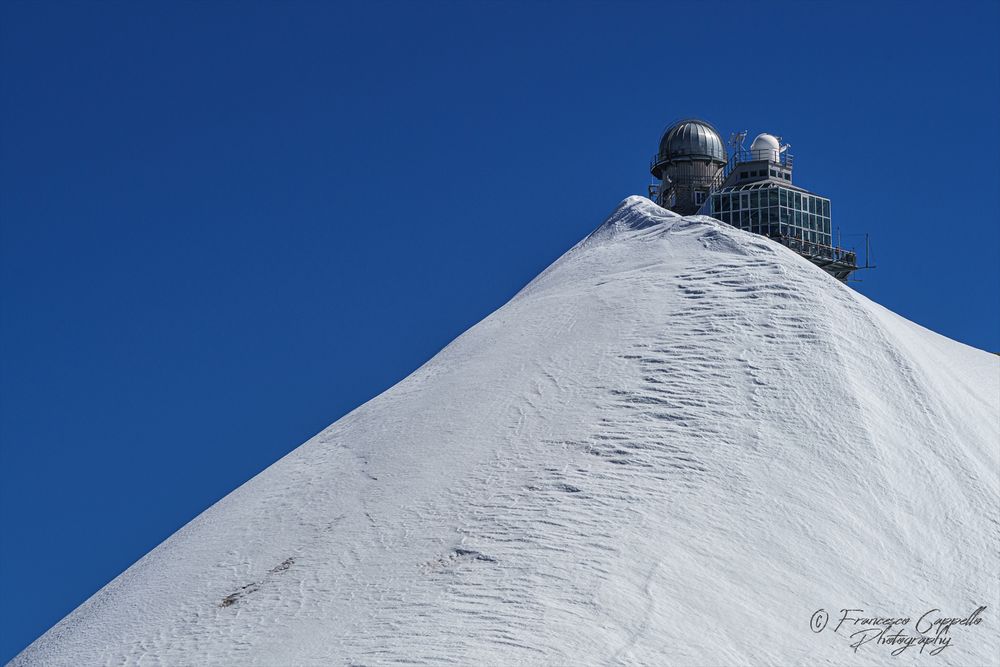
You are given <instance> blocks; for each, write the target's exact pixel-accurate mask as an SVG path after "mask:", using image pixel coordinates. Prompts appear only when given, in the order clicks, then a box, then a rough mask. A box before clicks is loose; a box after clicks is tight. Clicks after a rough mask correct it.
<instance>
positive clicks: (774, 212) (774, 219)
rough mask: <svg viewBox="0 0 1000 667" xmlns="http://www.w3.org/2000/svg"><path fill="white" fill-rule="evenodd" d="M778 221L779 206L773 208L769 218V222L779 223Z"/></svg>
mask: <svg viewBox="0 0 1000 667" xmlns="http://www.w3.org/2000/svg"><path fill="white" fill-rule="evenodd" d="M777 221H778V207H777V206H772V207H771V214H770V216H769V217H768V222H777Z"/></svg>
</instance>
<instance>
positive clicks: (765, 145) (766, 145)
mask: <svg viewBox="0 0 1000 667" xmlns="http://www.w3.org/2000/svg"><path fill="white" fill-rule="evenodd" d="M780 154H781V144H780V142H779V141H778V137H776V136H774V135H773V134H768V133H767V132H764V133H763V134H758V135H757V138H756V139H754V140H753V143H752V144H750V155H751V157H752V158H753V159H754V160H773V161H774V162H777V161H778V160H779V157H778V156H779V155H780Z"/></svg>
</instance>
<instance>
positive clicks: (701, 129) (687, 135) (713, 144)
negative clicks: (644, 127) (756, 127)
mask: <svg viewBox="0 0 1000 667" xmlns="http://www.w3.org/2000/svg"><path fill="white" fill-rule="evenodd" d="M676 160H684V161H687V160H707V161H710V162H718V163H720V165H724V164H725V163H726V162H728V161H729V155H728V153H727V152H726V145H725V144H724V143H723V141H722V137H720V136H719V132H718V131H717V130H716V129H715V128H714V127H712V125H711V124H710V123H708V122H706V121H703V120H698V119H696V118H689V119H686V120H682V121H679V122H677V123H674V124H673V125H671V126H670V127H668V128H667V130H666V132H664V133H663V137H662V138H661V139H660V150H659V152H658V153H657V155H656V158H654V160H653V163H652V165H651V166H650V172H651V173H652V174H653V176H655V177H657V178H662V174H663V167H664V165H665V164H666V163H668V162H674V161H676Z"/></svg>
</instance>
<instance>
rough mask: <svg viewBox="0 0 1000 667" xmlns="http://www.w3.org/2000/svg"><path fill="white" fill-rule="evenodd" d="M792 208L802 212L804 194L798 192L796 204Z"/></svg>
mask: <svg viewBox="0 0 1000 667" xmlns="http://www.w3.org/2000/svg"><path fill="white" fill-rule="evenodd" d="M792 207H793V208H794V209H795V210H796V211H801V210H802V193H800V192H796V193H795V203H794V204H793V205H792Z"/></svg>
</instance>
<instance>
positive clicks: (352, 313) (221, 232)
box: [0, 0, 1000, 660]
mask: <svg viewBox="0 0 1000 667" xmlns="http://www.w3.org/2000/svg"><path fill="white" fill-rule="evenodd" d="M998 7H1000V4H998V3H997V2H979V3H965V2H960V1H959V2H949V3H933V4H922V3H919V2H898V3H884V2H864V3H859V4H854V5H852V4H849V3H844V2H832V3H828V4H827V3H808V2H790V3H787V4H758V3H700V2H699V3H695V2H688V3H666V2H654V3H649V4H642V3H638V2H634V3H622V2H614V3H577V2H574V3H568V2H567V3H559V2H546V3H535V2H523V3H521V2H492V3H487V2H470V3H464V4H457V3H454V4H452V3H445V2H438V3H416V2H400V3H375V2H368V3H358V4H353V5H352V4H344V3H332V2H289V3H283V2H282V3H279V2H266V3H233V2H211V3H155V2H154V3H126V2H102V3H96V2H94V3H83V2H71V3H58V2H13V1H10V0H8V1H7V2H4V3H2V5H0V58H2V60H0V77H2V78H0V105H2V106H0V139H2V144H0V150H2V163H0V169H2V173H0V176H2V178H0V187H2V192H0V194H2V199H0V214H2V218H0V223H2V237H0V281H2V282H0V288H2V292H0V447H2V452H0V453H2V460H0V464H2V465H0V494H2V495H0V500H2V526H0V535H2V540H3V542H2V548H0V554H2V558H3V561H2V572H0V576H2V579H0V633H2V637H0V660H6V659H8V658H10V657H12V656H13V655H14V654H15V653H16V652H18V651H19V650H20V649H21V648H23V647H24V646H25V645H27V644H28V643H29V642H30V641H32V640H33V639H35V638H36V637H37V636H38V635H39V634H41V633H42V632H44V631H45V630H46V629H47V628H49V627H50V626H51V625H52V624H54V623H55V622H56V621H58V620H59V619H60V618H62V617H63V616H64V615H65V614H67V613H68V612H70V611H71V610H72V609H73V608H75V607H76V606H77V605H78V604H80V603H81V602H83V601H84V600H85V599H86V598H87V597H88V596H90V595H91V594H92V593H94V592H95V591H96V590H98V589H99V588H100V587H101V586H102V585H104V584H105V583H107V582H108V581H109V580H110V579H111V578H113V577H114V576H115V575H117V574H118V573H119V572H121V571H122V570H124V569H125V568H126V567H128V566H129V565H130V564H131V563H133V562H134V561H135V560H136V559H137V558H139V557H140V556H142V555H143V554H144V553H146V552H147V551H149V550H150V549H152V548H153V547H155V546H156V545H157V544H158V543H159V542H160V541H162V540H163V539H165V538H166V537H168V536H169V535H170V534H171V533H172V532H173V531H175V530H176V529H178V528H180V527H181V526H182V525H184V524H185V523H186V522H187V521H189V520H190V519H191V518H192V517H194V516H195V515H196V514H198V513H199V512H200V511H201V510H203V509H205V508H206V507H208V506H209V505H211V504H212V503H214V502H215V501H216V500H218V499H219V498H220V497H222V496H223V495H225V494H226V493H227V492H229V491H230V490H232V489H233V488H234V487H236V486H237V485H239V484H240V483H242V482H244V481H245V480H246V479H248V478H249V477H251V476H252V475H254V474H255V473H257V472H259V471H260V470H262V469H263V468H265V467H266V466H268V465H269V464H270V463H272V462H273V461H275V460H276V459H277V458H279V457H280V456H282V455H283V454H285V453H287V452H288V451H290V450H291V449H292V448H294V447H295V446H297V445H298V444H300V443H301V442H303V441H304V440H306V439H307V438H309V437H310V436H312V435H313V434H314V433H316V432H317V431H319V430H320V429H322V428H323V427H324V426H326V425H327V424H329V423H331V422H333V421H335V420H336V419H337V418H339V417H340V416H341V415H343V414H344V413H346V412H348V411H349V410H351V409H353V408H354V407H356V406H358V405H359V404H361V403H362V402H364V401H365V400H367V399H369V398H371V397H372V396H374V395H376V394H378V393H379V392H381V391H383V390H384V389H386V388H388V387H389V386H391V385H392V384H394V383H395V382H397V381H398V380H400V379H401V378H403V377H405V376H406V375H407V374H409V373H410V372H411V371H412V370H414V369H415V368H416V367H417V366H419V365H420V364H421V363H422V362H424V361H425V360H426V359H428V358H429V357H430V356H432V355H433V354H434V353H436V352H437V351H438V350H439V349H440V348H441V347H442V346H444V345H445V344H447V343H448V342H449V341H450V340H451V339H453V338H454V337H455V336H457V335H458V334H459V333H461V332H462V331H464V330H465V329H466V328H468V327H469V326H471V325H472V324H474V323H475V322H477V321H478V320H480V319H481V318H482V317H484V316H485V315H487V314H488V313H489V312H491V311H492V310H494V309H495V308H497V307H498V306H500V305H501V304H503V303H504V302H505V301H506V300H507V299H508V298H510V297H511V296H512V295H513V294H514V293H515V292H516V291H517V290H518V289H519V288H520V287H521V286H522V285H523V284H524V283H525V282H527V281H528V280H530V279H531V278H532V277H533V276H534V275H535V274H536V273H538V271H540V270H541V269H543V268H544V267H545V266H546V265H548V264H549V263H550V262H551V261H552V260H554V259H555V258H556V257H558V256H559V255H560V254H561V253H562V252H563V251H565V250H566V249H568V248H569V247H570V246H571V245H572V244H573V243H575V242H576V241H577V240H579V239H580V238H581V237H582V236H583V235H585V234H586V233H588V232H589V231H590V230H591V229H592V228H593V227H595V226H596V225H597V224H598V223H600V221H601V220H602V218H603V217H604V216H605V215H606V214H607V213H608V212H609V211H611V209H612V208H613V207H614V206H615V205H616V204H617V203H618V202H619V201H620V200H621V199H622V198H624V197H625V196H627V195H629V194H637V193H642V192H644V191H645V187H646V185H647V183H648V182H649V175H648V172H647V165H648V159H649V157H650V156H651V155H652V154H653V152H654V151H655V149H656V144H657V141H658V139H659V134H660V131H661V130H662V128H663V126H664V124H665V123H667V122H668V121H669V120H671V119H673V118H677V117H680V116H686V115H696V116H700V117H703V118H706V119H708V120H710V121H711V122H713V123H714V124H715V125H716V126H718V127H719V128H720V129H721V130H722V131H723V133H724V134H727V135H728V132H730V131H732V130H737V129H739V130H742V129H748V130H750V132H751V136H752V135H753V134H755V133H757V132H761V131H769V132H774V133H777V134H780V135H782V136H783V137H784V138H785V139H786V140H787V141H789V142H790V143H791V144H792V152H793V153H794V154H795V155H796V181H797V182H798V183H800V184H802V185H804V186H806V187H810V188H812V189H814V190H816V191H818V192H820V193H822V194H824V195H827V196H829V197H831V198H832V200H833V215H834V226H840V227H841V228H842V229H843V231H844V233H845V234H848V233H863V232H866V231H868V232H871V234H872V237H873V243H874V246H873V247H874V250H875V257H876V259H877V261H878V265H879V268H878V270H877V271H875V272H871V273H869V274H867V275H863V276H862V277H863V278H864V281H865V282H863V283H860V284H859V285H858V288H859V289H860V290H861V291H862V292H864V293H866V294H868V295H869V296H871V297H872V298H873V299H875V300H876V301H878V302H880V303H882V304H884V305H885V306H887V307H889V308H891V309H892V310H895V311H896V312H898V313H901V314H902V315H904V316H906V317H908V318H910V319H912V320H914V321H916V322H918V323H920V324H922V325H924V326H927V327H930V328H932V329H934V330H936V331H939V332H941V333H943V334H945V335H947V336H950V337H952V338H955V339H958V340H961V341H963V342H966V343H969V344H971V345H975V346H977V347H981V348H986V349H989V350H992V351H997V350H1000V319H998V317H1000V307H998V306H1000V303H998V296H997V293H998V291H1000V273H998V251H1000V233H998V213H997V208H998V194H1000V193H998V183H1000V168H998V156H1000V140H998V134H1000V133H998V130H1000V113H998V111H997V110H998V108H1000V52H998V46H997V44H998V42H997V34H998V32H1000V10H998ZM845 240H848V237H845Z"/></svg>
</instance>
